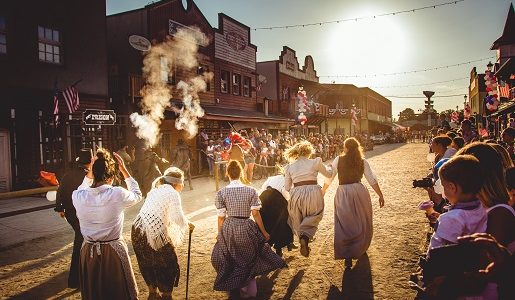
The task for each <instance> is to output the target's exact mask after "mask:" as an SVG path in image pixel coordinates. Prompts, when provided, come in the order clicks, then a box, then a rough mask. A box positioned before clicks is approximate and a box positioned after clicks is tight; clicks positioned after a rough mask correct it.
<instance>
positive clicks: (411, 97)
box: [384, 94, 465, 99]
mask: <svg viewBox="0 0 515 300" xmlns="http://www.w3.org/2000/svg"><path fill="white" fill-rule="evenodd" d="M463 95H465V94H455V95H439V96H433V97H431V99H433V98H450V97H457V96H462V97H463ZM384 97H385V98H400V99H419V98H420V99H427V97H424V96H384Z"/></svg>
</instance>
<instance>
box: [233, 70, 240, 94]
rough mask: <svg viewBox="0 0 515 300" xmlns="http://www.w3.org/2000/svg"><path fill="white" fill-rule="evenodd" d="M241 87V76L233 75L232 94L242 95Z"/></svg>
mask: <svg viewBox="0 0 515 300" xmlns="http://www.w3.org/2000/svg"><path fill="white" fill-rule="evenodd" d="M240 86H241V75H240V74H232V94H233V95H237V96H239V95H240V94H241V91H240Z"/></svg>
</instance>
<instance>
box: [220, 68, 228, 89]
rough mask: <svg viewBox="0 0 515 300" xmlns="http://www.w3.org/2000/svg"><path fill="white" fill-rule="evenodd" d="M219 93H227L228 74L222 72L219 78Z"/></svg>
mask: <svg viewBox="0 0 515 300" xmlns="http://www.w3.org/2000/svg"><path fill="white" fill-rule="evenodd" d="M220 91H221V92H222V93H229V72H228V71H224V70H222V72H221V76H220Z"/></svg>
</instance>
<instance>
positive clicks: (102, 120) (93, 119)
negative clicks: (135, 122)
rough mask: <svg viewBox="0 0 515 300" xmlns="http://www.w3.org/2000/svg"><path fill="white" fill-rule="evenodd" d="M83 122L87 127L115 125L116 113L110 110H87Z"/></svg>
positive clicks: (83, 115)
mask: <svg viewBox="0 0 515 300" xmlns="http://www.w3.org/2000/svg"><path fill="white" fill-rule="evenodd" d="M82 120H83V121H84V123H85V124H86V125H114V123H116V113H115V112H114V110H109V109H86V110H85V111H84V113H83V114H82Z"/></svg>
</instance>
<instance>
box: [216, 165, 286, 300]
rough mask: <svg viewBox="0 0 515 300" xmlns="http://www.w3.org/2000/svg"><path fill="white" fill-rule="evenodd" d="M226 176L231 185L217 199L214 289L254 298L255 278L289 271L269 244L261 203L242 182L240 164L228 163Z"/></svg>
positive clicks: (255, 292) (222, 190) (253, 190)
mask: <svg viewBox="0 0 515 300" xmlns="http://www.w3.org/2000/svg"><path fill="white" fill-rule="evenodd" d="M227 175H228V177H229V178H230V180H231V182H230V183H229V185H227V186H226V187H224V188H222V189H221V190H219V191H218V193H217V194H216V199H215V206H216V209H217V214H218V236H217V241H216V244H215V246H214V248H213V252H212V254H211V263H212V265H213V267H214V268H215V270H216V273H217V276H216V279H215V283H214V289H215V290H217V291H227V292H229V293H230V295H231V296H233V295H234V296H236V297H238V296H240V295H241V296H250V297H255V296H256V294H257V286H256V280H255V277H256V276H259V275H265V274H268V273H269V272H271V271H273V270H276V269H279V268H283V267H286V263H285V262H284V261H283V259H282V258H281V257H280V256H278V255H277V254H276V253H274V252H273V251H272V249H271V248H270V246H269V245H268V244H267V243H266V241H267V240H268V239H269V238H270V235H269V234H268V233H267V232H266V231H265V227H264V226H263V221H262V220H261V215H260V213H259V210H260V208H261V203H260V202H259V199H258V195H257V192H256V190H255V189H253V188H252V187H248V186H245V185H243V183H242V182H241V181H240V178H242V176H243V169H242V167H241V164H240V163H239V162H237V161H234V160H231V161H229V163H228V165H227ZM251 214H252V217H253V218H254V220H251V219H250V215H251Z"/></svg>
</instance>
